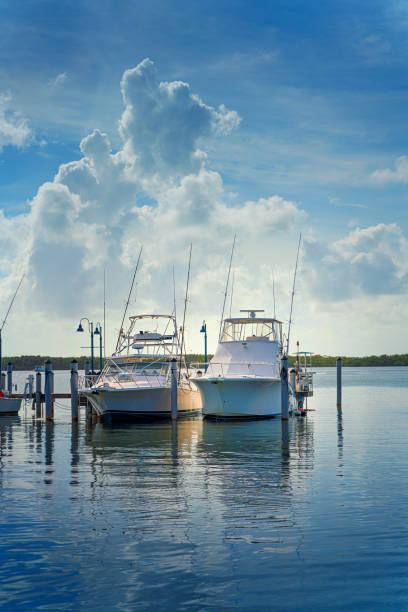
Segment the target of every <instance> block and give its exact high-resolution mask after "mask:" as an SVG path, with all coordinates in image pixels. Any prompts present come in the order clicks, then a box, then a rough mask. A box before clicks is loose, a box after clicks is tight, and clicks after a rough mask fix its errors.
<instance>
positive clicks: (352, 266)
mask: <svg viewBox="0 0 408 612" xmlns="http://www.w3.org/2000/svg"><path fill="white" fill-rule="evenodd" d="M304 250H305V256H304V261H303V268H304V271H305V272H304V283H305V287H307V288H308V291H309V293H310V294H312V295H313V296H314V298H315V299H317V300H321V301H323V302H324V301H344V300H348V299H351V298H357V297H359V296H372V297H375V296H380V295H396V294H400V293H403V292H406V291H407V280H408V242H407V240H406V238H405V237H404V235H403V233H402V230H401V228H400V227H399V226H398V225H396V224H395V223H392V224H389V225H385V224H383V223H380V224H379V225H375V226H371V227H367V228H365V229H361V228H356V229H354V230H353V231H351V232H350V233H349V234H348V235H347V236H346V237H345V238H343V239H341V240H338V241H336V242H334V243H333V244H332V245H330V246H328V245H325V244H322V243H319V242H317V241H315V242H312V241H305V246H304Z"/></svg>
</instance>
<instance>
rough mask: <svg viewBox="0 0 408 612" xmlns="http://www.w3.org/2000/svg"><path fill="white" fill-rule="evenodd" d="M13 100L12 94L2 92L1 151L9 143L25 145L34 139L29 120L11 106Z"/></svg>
mask: <svg viewBox="0 0 408 612" xmlns="http://www.w3.org/2000/svg"><path fill="white" fill-rule="evenodd" d="M11 102H12V97H11V95H10V94H8V93H3V94H0V151H1V150H2V149H3V148H4V147H6V146H8V145H12V146H14V147H24V146H25V145H27V144H28V143H29V142H30V141H31V139H32V131H31V129H30V127H29V125H28V122H27V120H26V119H24V118H23V117H22V116H21V115H20V114H19V113H18V112H17V111H15V110H13V109H12V108H11Z"/></svg>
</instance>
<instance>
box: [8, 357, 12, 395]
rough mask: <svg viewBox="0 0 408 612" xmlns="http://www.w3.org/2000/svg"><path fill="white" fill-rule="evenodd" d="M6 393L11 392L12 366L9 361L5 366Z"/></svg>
mask: <svg viewBox="0 0 408 612" xmlns="http://www.w3.org/2000/svg"><path fill="white" fill-rule="evenodd" d="M7 391H8V392H9V393H12V392H13V364H12V363H11V362H10V361H9V362H8V364H7Z"/></svg>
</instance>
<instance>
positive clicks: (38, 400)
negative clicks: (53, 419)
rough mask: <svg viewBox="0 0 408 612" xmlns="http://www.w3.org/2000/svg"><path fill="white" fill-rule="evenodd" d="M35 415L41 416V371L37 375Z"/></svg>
mask: <svg viewBox="0 0 408 612" xmlns="http://www.w3.org/2000/svg"><path fill="white" fill-rule="evenodd" d="M35 416H36V417H37V418H38V419H39V418H41V372H37V374H36V375H35Z"/></svg>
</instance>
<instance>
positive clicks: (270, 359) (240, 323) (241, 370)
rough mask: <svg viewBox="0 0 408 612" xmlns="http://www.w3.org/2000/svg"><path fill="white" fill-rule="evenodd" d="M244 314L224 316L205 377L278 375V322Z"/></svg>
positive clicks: (251, 311) (280, 329) (280, 348)
mask: <svg viewBox="0 0 408 612" xmlns="http://www.w3.org/2000/svg"><path fill="white" fill-rule="evenodd" d="M241 312H247V313H248V316H246V317H244V316H242V317H234V318H229V319H225V320H224V323H223V327H222V331H221V334H220V339H219V343H218V346H217V349H216V351H215V354H214V357H213V358H212V359H211V362H210V364H209V366H208V369H207V375H208V376H209V377H211V376H216V377H266V378H279V377H280V357H281V354H282V344H283V343H282V322H281V321H278V320H277V319H275V318H270V317H258V316H256V313H257V312H263V311H256V310H248V311H241Z"/></svg>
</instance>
